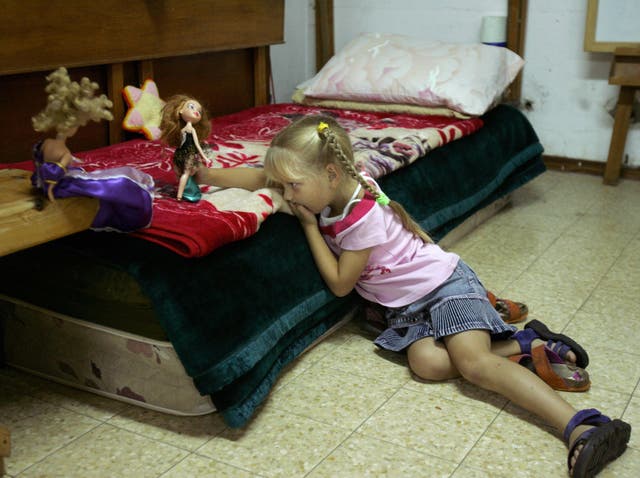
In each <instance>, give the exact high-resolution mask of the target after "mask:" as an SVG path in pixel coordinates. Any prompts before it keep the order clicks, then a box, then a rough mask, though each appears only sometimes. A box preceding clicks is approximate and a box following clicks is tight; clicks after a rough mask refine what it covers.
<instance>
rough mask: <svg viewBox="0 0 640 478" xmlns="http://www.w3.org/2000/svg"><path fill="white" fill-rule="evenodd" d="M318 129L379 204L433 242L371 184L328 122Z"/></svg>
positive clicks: (420, 236)
mask: <svg viewBox="0 0 640 478" xmlns="http://www.w3.org/2000/svg"><path fill="white" fill-rule="evenodd" d="M317 130H318V135H319V136H320V139H322V140H323V141H325V142H326V144H327V145H329V147H330V148H331V150H332V151H333V152H334V154H335V155H336V157H337V159H338V160H339V161H340V164H342V167H343V168H344V169H345V170H346V172H347V173H349V175H351V176H352V177H353V178H354V179H355V180H356V181H358V182H359V183H360V184H361V185H362V187H363V188H364V189H365V190H367V191H369V192H370V193H371V194H372V195H373V197H375V198H376V202H377V203H378V204H380V205H382V206H389V207H390V208H391V209H392V210H393V212H394V213H395V214H396V215H397V216H398V217H399V218H400V220H401V221H402V225H403V226H404V228H405V229H407V230H408V231H409V232H411V233H413V234H414V235H415V236H417V237H419V238H420V239H422V241H423V242H425V243H432V242H433V240H432V239H431V237H429V234H427V233H426V232H425V231H424V229H422V228H421V227H420V225H419V224H418V223H417V222H415V220H414V219H413V218H412V217H411V216H410V215H409V213H408V212H407V211H406V210H405V209H404V208H403V207H402V205H401V204H400V203H397V202H396V201H390V200H389V198H388V197H387V195H386V194H385V193H383V192H381V191H379V190H377V189H376V188H375V187H373V185H371V184H369V182H368V181H367V180H366V179H365V178H364V177H363V176H362V174H360V173H359V172H358V170H357V169H356V166H355V164H354V162H353V160H352V159H350V158H349V156H347V155H346V154H345V152H344V150H343V149H342V146H341V145H340V142H339V141H338V138H337V135H336V134H335V132H334V131H333V130H332V129H331V128H330V127H329V125H328V124H327V123H325V122H322V121H321V122H320V124H319V125H318V127H317Z"/></svg>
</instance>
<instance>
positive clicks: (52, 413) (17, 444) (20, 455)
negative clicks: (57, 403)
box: [6, 400, 100, 476]
mask: <svg viewBox="0 0 640 478" xmlns="http://www.w3.org/2000/svg"><path fill="white" fill-rule="evenodd" d="M39 403H42V402H40V401H35V400H34V401H31V402H28V403H25V402H24V401H23V402H21V403H20V405H23V406H28V407H33V406H38V405H39ZM42 412H43V413H38V414H34V415H30V416H28V417H27V418H24V419H22V420H18V421H14V422H12V423H10V427H9V431H10V433H11V456H10V457H9V458H8V459H7V460H6V467H7V472H8V473H9V474H10V475H17V474H18V473H20V472H22V471H23V470H25V469H26V468H28V467H30V466H31V465H33V464H34V463H38V462H39V461H41V460H43V459H45V458H46V457H47V456H50V455H51V454H53V456H56V455H58V454H59V453H60V449H61V448H62V447H64V446H66V445H68V444H69V443H71V442H73V441H74V440H76V439H78V437H81V436H82V435H84V434H85V433H87V432H88V431H90V430H91V429H95V428H96V427H97V426H99V425H100V422H99V421H97V420H94V419H92V418H89V417H87V416H85V415H80V414H78V413H74V412H72V411H69V410H66V409H64V408H59V407H54V406H51V405H46V404H45V405H44V407H43V410H42ZM54 452H57V453H54ZM20 476H22V475H20ZM67 476H72V475H67Z"/></svg>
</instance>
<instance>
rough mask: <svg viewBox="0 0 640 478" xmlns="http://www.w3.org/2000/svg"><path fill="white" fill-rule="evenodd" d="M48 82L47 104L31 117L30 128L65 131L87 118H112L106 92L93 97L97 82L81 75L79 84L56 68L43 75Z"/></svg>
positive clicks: (111, 104)
mask: <svg viewBox="0 0 640 478" xmlns="http://www.w3.org/2000/svg"><path fill="white" fill-rule="evenodd" d="M46 78H47V81H48V82H49V84H48V85H47V86H46V88H45V91H46V92H47V93H48V96H47V106H46V107H45V109H43V110H42V111H41V112H40V113H38V114H37V115H36V116H34V117H33V118H31V122H32V123H33V129H34V130H36V131H49V130H50V129H53V128H55V129H56V131H57V132H58V133H61V134H66V133H68V132H70V131H72V130H73V129H75V128H78V127H79V126H84V125H85V124H87V122H88V121H89V120H91V121H100V120H103V119H104V120H108V121H111V120H112V119H113V115H112V114H111V112H110V111H109V108H111V107H112V106H113V103H112V102H111V100H109V98H107V97H106V95H100V96H95V92H96V90H98V89H99V88H100V87H99V86H98V83H96V82H93V81H91V80H89V78H86V77H84V78H82V79H81V80H80V83H78V82H77V81H71V78H69V73H68V72H67V69H66V68H64V67H60V68H58V69H57V70H55V71H54V72H52V73H51V74H50V75H48V76H47V77H46Z"/></svg>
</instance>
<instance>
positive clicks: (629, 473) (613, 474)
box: [598, 448, 640, 478]
mask: <svg viewBox="0 0 640 478" xmlns="http://www.w3.org/2000/svg"><path fill="white" fill-rule="evenodd" d="M634 476H640V450H638V449H637V448H627V450H626V451H625V452H624V454H623V455H622V456H621V457H619V458H618V459H617V460H616V461H614V462H613V463H610V464H609V465H608V466H607V467H606V468H605V469H604V470H602V472H600V474H599V475H598V478H627V477H634Z"/></svg>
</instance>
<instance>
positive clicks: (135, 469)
mask: <svg viewBox="0 0 640 478" xmlns="http://www.w3.org/2000/svg"><path fill="white" fill-rule="evenodd" d="M187 455H188V452H187V451H185V450H181V449H179V448H175V447H172V446H169V445H166V444H164V443H159V442H156V441H153V440H149V439H148V438H144V437H142V436H140V435H137V434H135V433H131V432H129V431H126V430H122V429H120V428H116V427H113V426H111V425H108V424H103V425H100V426H99V427H97V428H95V429H93V430H92V431H90V432H89V433H87V434H85V435H84V436H82V437H80V438H78V439H77V440H75V441H74V442H73V443H70V444H68V445H67V446H65V447H64V448H62V449H61V450H59V451H58V452H57V453H55V454H53V455H50V456H49V457H47V458H46V459H44V460H42V461H41V462H39V463H37V464H35V465H34V466H32V467H30V468H29V469H27V470H26V471H25V472H24V473H23V474H21V475H20V476H21V478H22V477H24V478H32V477H42V476H46V477H47V478H58V477H59V478H69V477H75V476H83V477H84V476H91V477H95V478H102V477H104V478H113V477H116V476H117V477H120V476H135V477H136V478H144V477H157V476H158V475H160V474H161V473H163V472H165V471H167V470H169V469H170V468H171V467H172V466H174V465H175V464H176V463H178V462H179V461H180V460H182V459H183V458H184V457H185V456H187Z"/></svg>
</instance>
